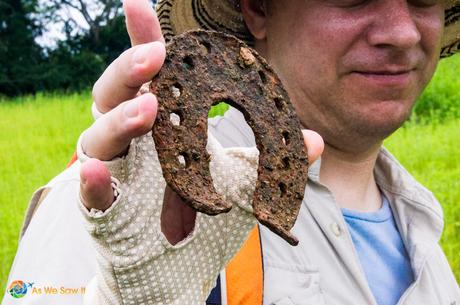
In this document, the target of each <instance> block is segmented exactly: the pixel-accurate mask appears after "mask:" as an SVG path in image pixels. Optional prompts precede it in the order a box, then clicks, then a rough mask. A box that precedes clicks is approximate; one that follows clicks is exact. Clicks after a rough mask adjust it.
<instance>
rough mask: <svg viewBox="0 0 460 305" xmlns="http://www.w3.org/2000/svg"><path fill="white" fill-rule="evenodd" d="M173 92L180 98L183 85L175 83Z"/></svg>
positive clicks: (172, 88)
mask: <svg viewBox="0 0 460 305" xmlns="http://www.w3.org/2000/svg"><path fill="white" fill-rule="evenodd" d="M171 93H172V94H173V95H174V97H175V98H179V97H180V96H181V95H182V86H181V85H180V84H179V83H175V84H174V85H172V86H171Z"/></svg>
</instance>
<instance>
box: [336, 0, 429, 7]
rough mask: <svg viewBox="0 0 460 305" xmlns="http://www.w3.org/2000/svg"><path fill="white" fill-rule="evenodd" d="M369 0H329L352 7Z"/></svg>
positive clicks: (338, 5) (339, 5) (337, 4)
mask: <svg viewBox="0 0 460 305" xmlns="http://www.w3.org/2000/svg"><path fill="white" fill-rule="evenodd" d="M369 1H370V0H331V1H330V2H331V3H332V4H333V5H334V6H337V7H343V8H353V7H357V6H360V5H364V4H366V3H367V2H369ZM427 1H428V0H427Z"/></svg>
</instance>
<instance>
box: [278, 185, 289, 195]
mask: <svg viewBox="0 0 460 305" xmlns="http://www.w3.org/2000/svg"><path fill="white" fill-rule="evenodd" d="M278 187H279V188H280V192H281V197H284V196H285V195H286V192H287V186H286V184H284V182H280V183H278Z"/></svg>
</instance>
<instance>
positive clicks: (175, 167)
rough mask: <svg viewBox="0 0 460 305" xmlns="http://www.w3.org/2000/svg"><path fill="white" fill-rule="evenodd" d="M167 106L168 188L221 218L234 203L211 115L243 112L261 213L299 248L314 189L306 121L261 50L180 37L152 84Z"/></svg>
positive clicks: (160, 125)
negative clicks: (219, 185) (217, 155)
mask: <svg viewBox="0 0 460 305" xmlns="http://www.w3.org/2000/svg"><path fill="white" fill-rule="evenodd" d="M151 91H152V92H153V93H155V94H156V95H157V97H158V101H159V109H158V114H157V118H156V121H155V125H154V127H153V136H154V140H155V145H156V148H157V151H158V156H159V159H160V163H161V166H162V170H163V175H164V177H165V179H166V181H167V183H168V185H169V186H170V187H171V188H172V189H173V190H174V191H175V192H177V193H178V195H179V196H181V197H182V199H183V200H184V201H185V202H186V203H187V204H189V205H190V206H192V207H193V208H195V209H196V210H198V211H200V212H203V213H206V214H209V215H215V214H219V213H222V212H227V211H229V210H230V209H231V204H229V203H228V202H225V201H224V200H223V198H222V197H221V196H220V195H219V194H217V193H216V191H215V189H214V187H213V183H212V178H211V175H210V172H209V158H210V157H209V155H208V153H207V151H206V144H207V116H208V112H209V109H210V108H211V106H212V105H214V104H217V103H219V102H226V103H227V104H230V105H231V106H233V107H235V108H237V109H238V110H240V111H241V112H242V113H243V114H244V116H245V118H246V121H247V123H248V124H249V126H250V127H251V128H252V130H253V132H254V135H255V138H256V144H257V148H258V149H259V152H260V156H259V166H258V180H257V184H256V188H255V192H254V197H253V208H254V215H255V216H256V218H257V219H258V220H259V221H260V222H261V223H262V224H264V225H266V226H267V227H268V228H269V229H271V230H272V231H273V232H275V233H277V234H278V235H280V236H281V237H283V238H284V239H285V240H286V241H288V242H289V243H290V244H292V245H296V244H297V243H298V240H297V238H296V237H294V236H293V235H292V234H291V233H290V232H289V230H290V229H291V228H292V227H293V226H294V223H295V220H296V218H297V215H298V213H299V210H300V205H301V202H302V199H303V196H304V190H305V186H306V183H307V171H308V160H307V153H306V151H305V146H304V142H303V137H302V133H301V130H300V123H299V121H298V118H297V116H296V114H295V111H294V109H293V107H292V105H291V103H290V100H289V97H288V94H287V93H286V91H285V89H284V88H283V86H282V84H281V82H280V80H279V78H278V77H277V76H276V74H275V73H274V72H273V70H272V69H271V68H270V67H269V66H268V64H267V63H266V62H265V60H264V59H263V58H261V57H260V56H259V55H258V54H257V53H256V52H255V51H254V50H252V49H251V48H249V47H248V46H246V45H245V44H244V43H243V42H241V41H239V40H237V39H236V38H234V37H232V36H228V35H225V34H221V33H217V32H209V31H193V32H188V33H186V34H183V35H180V36H177V37H175V38H174V39H173V40H172V41H171V42H170V43H169V44H168V46H167V58H166V60H165V63H164V66H163V68H162V70H161V71H160V73H159V74H158V75H157V76H156V77H155V78H154V79H153V81H152V83H151Z"/></svg>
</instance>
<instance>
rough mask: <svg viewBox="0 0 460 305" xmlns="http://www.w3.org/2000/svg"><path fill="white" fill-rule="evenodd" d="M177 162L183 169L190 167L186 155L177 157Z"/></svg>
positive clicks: (182, 154)
mask: <svg viewBox="0 0 460 305" xmlns="http://www.w3.org/2000/svg"><path fill="white" fill-rule="evenodd" d="M177 162H179V165H180V167H181V168H187V167H188V166H189V165H190V160H189V158H188V155H187V154H186V153H181V154H179V155H178V156H177Z"/></svg>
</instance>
